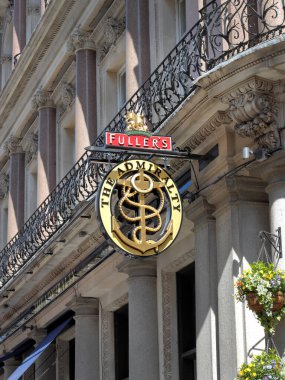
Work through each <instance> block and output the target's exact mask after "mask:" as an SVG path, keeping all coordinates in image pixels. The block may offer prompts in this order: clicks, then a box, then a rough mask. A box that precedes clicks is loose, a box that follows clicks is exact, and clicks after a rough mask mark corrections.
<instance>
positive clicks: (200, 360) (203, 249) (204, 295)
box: [187, 197, 219, 380]
mask: <svg viewBox="0 0 285 380" xmlns="http://www.w3.org/2000/svg"><path fill="white" fill-rule="evenodd" d="M214 211H215V208H214V207H213V206H212V205H210V204H209V203H208V202H207V201H206V200H205V199H204V198H202V197H200V198H198V199H197V200H196V201H195V202H194V203H192V204H191V205H190V207H188V208H187V217H188V219H190V220H191V221H193V222H194V224H195V251H196V255H195V271H196V273H195V281H196V334H197V340H196V351H197V356H196V357H197V359H196V360H197V379H198V380H204V379H208V380H217V379H219V372H218V358H217V355H218V352H217V351H218V345H217V324H218V320H217V319H218V302H217V301H218V300H217V295H218V292H217V247H216V221H215V218H214V217H213V212H214ZM205 363H207V365H205Z"/></svg>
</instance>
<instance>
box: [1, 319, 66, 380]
mask: <svg viewBox="0 0 285 380" xmlns="http://www.w3.org/2000/svg"><path fill="white" fill-rule="evenodd" d="M71 319H72V317H71V318H68V319H67V320H66V321H65V322H63V323H62V324H61V325H59V326H58V327H56V328H55V329H54V330H52V331H51V332H50V333H49V334H48V335H47V336H46V337H45V338H44V339H43V340H42V341H41V343H40V344H39V345H38V346H37V347H36V348H35V349H34V351H33V352H32V353H31V354H30V355H29V356H28V357H27V358H26V359H25V360H24V361H23V362H22V364H21V365H20V366H19V367H18V368H17V369H16V371H14V372H13V373H12V375H11V376H9V378H8V380H19V379H20V377H21V376H22V375H23V374H24V373H25V372H26V371H27V369H28V368H29V367H30V366H31V365H32V364H33V363H34V362H35V361H36V360H37V359H38V357H39V356H40V355H41V354H42V353H43V352H44V351H45V350H46V349H47V348H48V347H49V345H50V344H51V343H52V341H53V340H54V339H55V338H56V337H57V336H58V335H59V334H60V333H61V332H62V330H63V329H64V328H65V327H66V326H67V325H68V323H69V322H70V321H71Z"/></svg>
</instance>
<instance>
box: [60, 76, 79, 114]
mask: <svg viewBox="0 0 285 380" xmlns="http://www.w3.org/2000/svg"><path fill="white" fill-rule="evenodd" d="M74 99H75V88H74V86H73V85H72V84H71V83H68V82H63V83H62V87H61V89H60V106H59V117H61V116H62V115H63V114H64V112H65V111H66V110H67V109H68V108H70V106H71V105H72V103H73V101H74Z"/></svg>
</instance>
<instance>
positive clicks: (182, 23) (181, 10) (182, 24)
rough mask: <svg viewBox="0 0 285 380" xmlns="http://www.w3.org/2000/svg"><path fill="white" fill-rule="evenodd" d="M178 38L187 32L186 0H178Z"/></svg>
mask: <svg viewBox="0 0 285 380" xmlns="http://www.w3.org/2000/svg"><path fill="white" fill-rule="evenodd" d="M176 9H177V10H176V15H177V16H176V17H177V39H178V40H180V39H181V37H182V36H183V34H184V33H185V32H186V0H177V3H176Z"/></svg>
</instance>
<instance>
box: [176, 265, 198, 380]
mask: <svg viewBox="0 0 285 380" xmlns="http://www.w3.org/2000/svg"><path fill="white" fill-rule="evenodd" d="M176 281H177V314H178V347H179V372H180V380H195V379H196V318H195V264H194V263H192V264H191V265H189V266H187V267H186V268H184V269H182V270H181V271H179V272H178V273H177V275H176Z"/></svg>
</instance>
